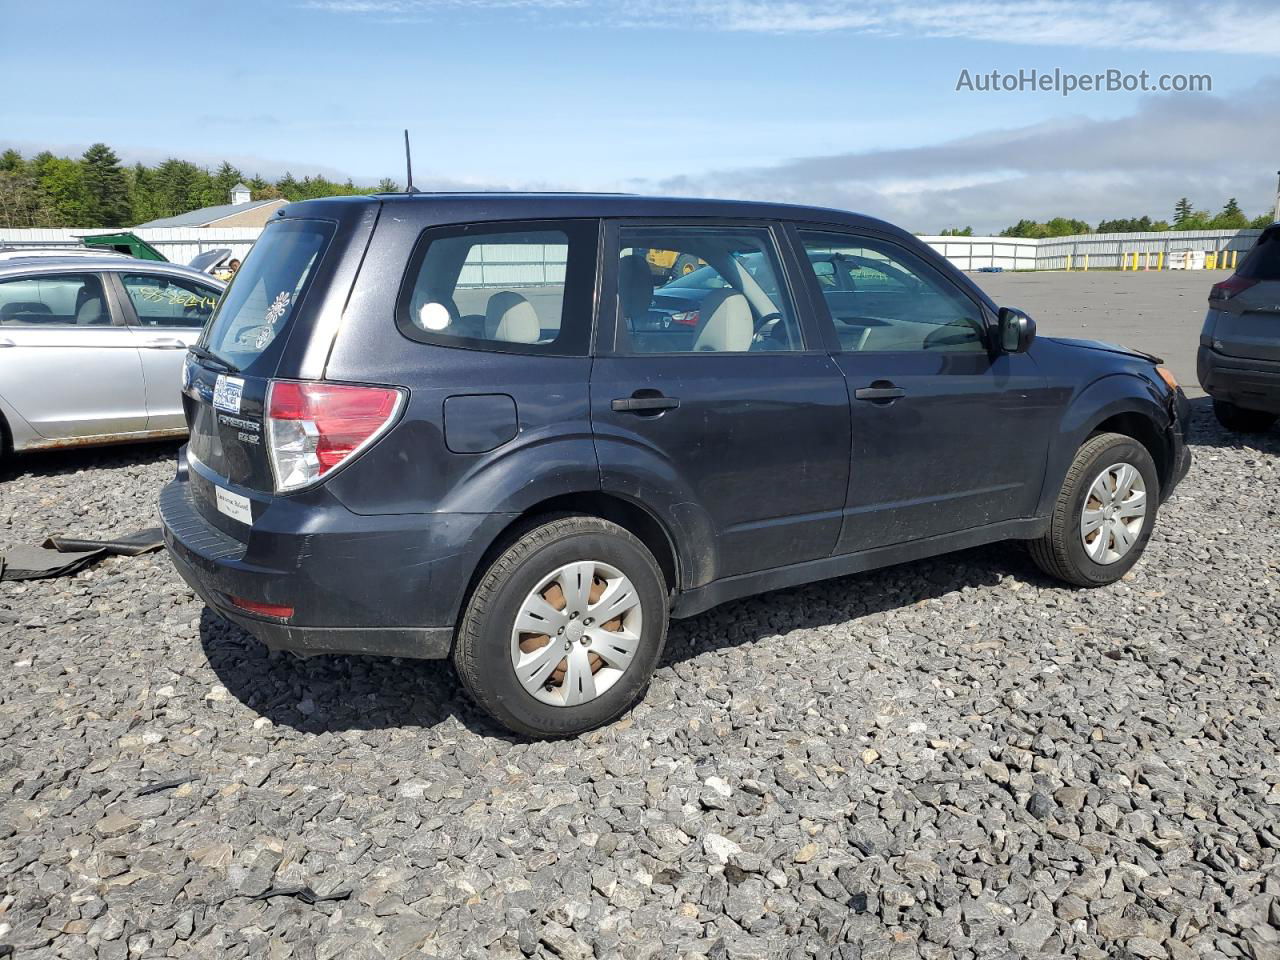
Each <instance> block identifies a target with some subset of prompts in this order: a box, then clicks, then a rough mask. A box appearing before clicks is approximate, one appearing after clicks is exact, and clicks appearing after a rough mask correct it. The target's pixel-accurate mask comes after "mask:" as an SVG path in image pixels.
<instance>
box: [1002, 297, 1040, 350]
mask: <svg viewBox="0 0 1280 960" xmlns="http://www.w3.org/2000/svg"><path fill="white" fill-rule="evenodd" d="M1035 338H1036V322H1035V321H1034V320H1032V319H1031V318H1030V317H1029V316H1027V315H1026V314H1025V313H1023V312H1022V311H1021V310H1018V309H1016V308H1014V307H1001V308H1000V349H1001V350H1003V351H1004V352H1005V353H1026V352H1027V348H1028V347H1030V346H1031V342H1032V341H1033V340H1035Z"/></svg>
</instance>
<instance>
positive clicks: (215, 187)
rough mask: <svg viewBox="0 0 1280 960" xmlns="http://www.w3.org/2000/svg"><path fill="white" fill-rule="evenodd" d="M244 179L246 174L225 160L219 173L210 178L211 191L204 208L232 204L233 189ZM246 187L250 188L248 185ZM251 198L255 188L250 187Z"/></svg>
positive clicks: (220, 166) (220, 165) (219, 168)
mask: <svg viewBox="0 0 1280 960" xmlns="http://www.w3.org/2000/svg"><path fill="white" fill-rule="evenodd" d="M243 179H244V174H243V173H241V172H240V170H239V169H238V168H236V167H233V166H232V165H231V164H229V163H228V162H227V161H225V160H223V161H222V163H221V164H219V166H218V172H217V173H214V174H213V175H212V176H211V177H210V178H209V190H208V194H207V196H206V197H205V203H204V206H206V207H215V206H217V205H218V204H220V203H230V202H231V188H232V187H234V186H235V185H236V184H237V183H239V182H240V181H241V180H243ZM245 186H246V187H247V186H249V185H248V184H247V183H246V184H245ZM249 189H250V196H252V195H253V194H252V190H253V188H252V187H250V188H249Z"/></svg>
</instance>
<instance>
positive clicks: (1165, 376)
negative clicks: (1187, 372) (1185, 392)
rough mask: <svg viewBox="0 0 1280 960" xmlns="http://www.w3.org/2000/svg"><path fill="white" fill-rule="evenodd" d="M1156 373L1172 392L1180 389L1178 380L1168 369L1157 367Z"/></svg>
mask: <svg viewBox="0 0 1280 960" xmlns="http://www.w3.org/2000/svg"><path fill="white" fill-rule="evenodd" d="M1156 373H1158V374H1160V379H1161V380H1163V381H1164V382H1165V383H1167V384H1168V385H1169V389H1170V390H1177V389H1178V378H1177V377H1175V376H1174V375H1173V371H1172V370H1170V369H1169V368H1168V367H1156Z"/></svg>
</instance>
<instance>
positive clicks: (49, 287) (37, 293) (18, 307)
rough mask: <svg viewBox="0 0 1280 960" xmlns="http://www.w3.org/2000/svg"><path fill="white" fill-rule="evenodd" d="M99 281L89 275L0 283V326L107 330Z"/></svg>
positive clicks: (108, 319) (30, 278)
mask: <svg viewBox="0 0 1280 960" xmlns="http://www.w3.org/2000/svg"><path fill="white" fill-rule="evenodd" d="M110 323H111V313H110V311H109V310H108V308H107V298H106V297H105V296H104V295H103V292H102V281H101V280H99V279H98V278H97V276H95V275H94V274H92V273H63V274H57V275H53V276H40V277H20V278H18V279H16V280H5V281H0V326H2V327H31V326H48V325H58V326H72V325H78V326H103V327H105V326H107V325H108V324H110Z"/></svg>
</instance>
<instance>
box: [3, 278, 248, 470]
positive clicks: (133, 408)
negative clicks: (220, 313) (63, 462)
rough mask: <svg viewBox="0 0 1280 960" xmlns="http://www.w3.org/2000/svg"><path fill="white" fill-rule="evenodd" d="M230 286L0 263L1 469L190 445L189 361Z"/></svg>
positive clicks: (208, 280) (207, 280) (201, 280)
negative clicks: (133, 445) (92, 447)
mask: <svg viewBox="0 0 1280 960" xmlns="http://www.w3.org/2000/svg"><path fill="white" fill-rule="evenodd" d="M224 286H225V285H224V284H223V283H222V282H221V281H219V280H216V279H214V278H213V277H210V276H209V275H208V274H204V273H201V272H199V271H198V270H192V269H190V268H187V267H182V266H178V265H176V264H170V263H158V262H154V261H149V260H136V259H134V258H132V257H120V256H110V255H107V256H99V257H85V256H76V257H65V258H59V257H49V256H43V257H31V258H25V259H24V258H21V257H15V258H12V259H8V260H6V261H4V262H0V457H2V456H3V455H5V454H8V453H9V452H18V451H23V450H37V449H41V448H49V447H65V446H72V445H79V444H98V443H115V442H121V441H131V440H148V439H157V438H162V437H169V436H181V435H182V434H183V433H185V432H186V421H185V419H184V417H183V412H182V394H181V383H180V380H181V376H182V361H183V357H184V356H185V354H186V350H187V347H189V346H190V345H192V344H194V343H195V341H196V338H197V337H198V336H199V334H200V330H201V328H202V327H203V326H204V323H205V321H206V320H207V319H208V318H209V316H210V314H212V313H213V308H214V306H215V305H216V304H217V302H218V297H220V296H221V295H222V291H223V288H224Z"/></svg>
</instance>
